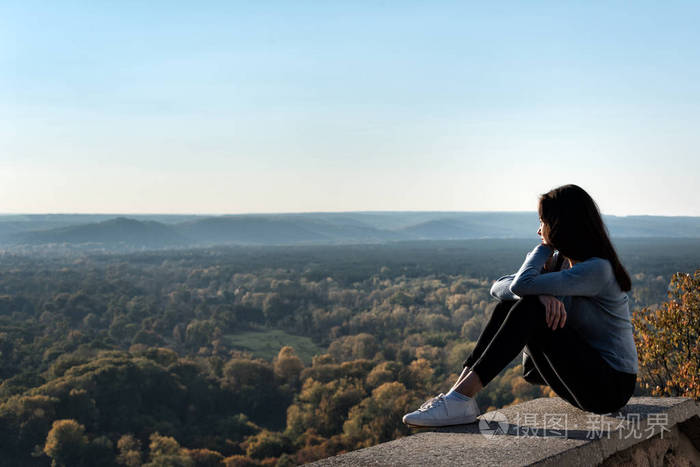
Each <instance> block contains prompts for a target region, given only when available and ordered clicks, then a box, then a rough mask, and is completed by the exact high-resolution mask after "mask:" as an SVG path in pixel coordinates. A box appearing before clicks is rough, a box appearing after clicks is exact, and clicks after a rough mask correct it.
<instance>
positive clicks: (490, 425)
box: [479, 411, 509, 439]
mask: <svg viewBox="0 0 700 467" xmlns="http://www.w3.org/2000/svg"><path fill="white" fill-rule="evenodd" d="M508 425H509V423H508V420H507V419H506V416H505V415H503V413H501V412H498V411H493V412H487V413H485V414H484V415H482V416H481V417H480V418H479V433H481V434H482V435H484V436H485V437H486V438H488V439H492V438H494V437H496V436H498V435H505V434H507V433H508Z"/></svg>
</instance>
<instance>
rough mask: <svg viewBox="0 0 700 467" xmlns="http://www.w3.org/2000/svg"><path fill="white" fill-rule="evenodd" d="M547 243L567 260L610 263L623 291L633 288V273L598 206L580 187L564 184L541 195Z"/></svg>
mask: <svg viewBox="0 0 700 467" xmlns="http://www.w3.org/2000/svg"><path fill="white" fill-rule="evenodd" d="M537 212H538V213H539V215H540V219H541V220H542V222H543V223H544V224H545V228H544V229H543V234H545V233H546V237H545V238H546V240H547V242H548V243H550V244H551V245H552V246H553V247H554V248H556V249H557V250H559V252H560V253H561V254H562V255H564V256H566V257H567V258H570V259H573V260H576V261H584V260H587V259H588V258H591V257H593V256H596V257H598V258H604V259H607V260H608V261H610V264H611V265H612V267H613V272H614V274H615V279H616V280H617V283H618V285H619V286H620V289H622V290H623V291H625V292H627V291H629V290H630V289H631V288H632V281H631V280H630V276H629V274H627V271H626V270H625V268H624V267H623V266H622V263H620V259H619V258H618V257H617V252H616V251H615V248H614V247H613V245H612V242H611V241H610V237H609V236H608V230H607V229H606V228H605V224H604V223H603V218H602V217H601V215H600V211H599V210H598V205H597V204H596V203H595V201H593V198H591V197H590V195H589V194H588V193H586V191H585V190H584V189H583V188H581V187H580V186H577V185H563V186H560V187H559V188H555V189H553V190H552V191H550V192H548V193H545V194H543V195H540V202H539V206H538V208H537Z"/></svg>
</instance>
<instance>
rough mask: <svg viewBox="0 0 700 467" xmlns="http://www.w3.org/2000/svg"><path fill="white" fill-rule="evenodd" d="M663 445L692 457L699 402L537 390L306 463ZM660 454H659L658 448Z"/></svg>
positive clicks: (503, 460)
mask: <svg viewBox="0 0 700 467" xmlns="http://www.w3.org/2000/svg"><path fill="white" fill-rule="evenodd" d="M557 420H559V422H560V423H558V424H557V423H556V421H557ZM664 439H665V440H666V441H663V440H664ZM655 440H657V441H655ZM658 440H661V444H659V442H658ZM663 446H666V449H667V450H668V449H682V450H683V453H681V454H682V455H681V457H680V458H679V457H678V456H676V458H675V459H676V460H678V459H682V460H681V461H680V463H681V464H686V465H695V464H696V462H698V459H700V402H698V401H695V400H694V399H691V398H685V397H633V398H631V399H630V400H629V402H628V403H627V405H626V406H625V407H624V408H623V409H622V410H620V411H618V412H614V413H611V414H605V415H596V414H593V413H591V412H585V411H583V410H579V409H577V408H575V407H573V406H572V405H570V404H569V403H568V402H566V401H564V400H563V399H561V398H559V397H554V398H539V399H534V400H531V401H527V402H523V403H522V404H517V405H514V406H510V407H504V408H502V409H498V410H494V411H491V412H487V413H485V414H482V415H480V416H479V421H478V423H472V424H469V425H460V426H454V427H447V428H437V429H430V430H422V431H421V432H419V433H417V434H414V435H411V436H407V437H404V438H400V439H397V440H394V441H390V442H388V443H383V444H379V445H377V446H372V447H369V448H365V449H360V450H357V451H352V452H349V453H346V454H341V455H338V456H334V457H329V458H327V459H321V460H319V461H317V462H315V463H313V464H311V465H314V466H318V467H321V466H344V465H353V466H354V465H415V466H418V465H420V466H443V465H444V466H451V465H542V466H550V465H551V466H555V465H567V466H569V465H572V466H577V465H580V466H588V465H598V464H601V463H603V462H606V461H607V460H614V459H617V460H618V461H619V462H624V461H627V459H639V458H640V456H644V455H645V454H644V453H645V452H652V451H653V453H652V454H650V455H649V456H647V459H651V457H654V456H656V457H658V455H657V454H658V451H660V450H662V447H663ZM645 449H646V451H645ZM640 453H641V454H640ZM661 455H662V456H661V458H662V459H663V458H664V456H663V455H664V452H661ZM613 456H616V457H613ZM656 457H654V458H656ZM683 459H685V460H683ZM608 463H609V462H608ZM648 465H657V464H656V463H655V462H650V463H649V464H648ZM697 465H700V464H697Z"/></svg>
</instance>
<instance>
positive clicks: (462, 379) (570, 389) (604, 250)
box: [403, 185, 638, 427]
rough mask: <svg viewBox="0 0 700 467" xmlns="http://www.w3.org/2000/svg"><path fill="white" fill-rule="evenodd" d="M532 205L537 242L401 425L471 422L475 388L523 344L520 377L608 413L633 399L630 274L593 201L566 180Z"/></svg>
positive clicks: (501, 282)
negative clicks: (449, 374)
mask: <svg viewBox="0 0 700 467" xmlns="http://www.w3.org/2000/svg"><path fill="white" fill-rule="evenodd" d="M538 213H539V216H540V228H539V229H538V230H537V234H538V235H539V236H540V237H541V239H542V243H541V244H539V245H537V246H536V247H535V248H534V249H533V250H532V251H531V252H530V253H528V255H527V257H526V258H525V262H524V263H523V265H522V266H521V267H520V269H519V270H518V272H517V273H516V274H512V275H508V276H504V277H501V278H500V279H498V280H497V281H496V282H495V283H494V284H493V287H492V288H491V294H492V295H493V296H494V297H496V298H497V299H499V303H498V305H497V306H496V308H495V309H494V310H493V313H492V314H491V317H490V319H489V321H488V323H487V324H486V327H485V328H484V329H483V331H482V332H481V335H480V336H479V339H478V341H477V343H476V346H475V347H474V350H473V352H472V353H471V355H469V358H467V360H466V361H465V362H464V369H463V371H462V374H461V375H460V376H459V378H458V379H457V382H456V383H455V384H454V386H452V389H450V391H449V392H448V393H447V394H446V395H445V394H440V395H439V396H437V397H433V398H432V399H430V400H428V401H426V402H425V403H424V404H423V405H422V406H421V407H420V408H419V409H418V410H416V411H414V412H411V413H409V414H406V415H405V416H404V417H403V421H404V423H406V424H408V425H411V426H423V427H435V426H446V425H459V424H463V423H472V422H474V421H476V417H477V416H478V415H479V414H480V412H479V407H478V406H477V404H476V401H475V400H474V397H475V395H476V393H477V392H479V391H480V390H481V389H482V387H484V386H486V385H487V384H488V383H489V382H490V381H491V380H492V379H493V378H495V377H496V375H498V373H500V372H501V370H503V369H504V368H505V367H506V366H507V365H508V364H509V363H510V362H511V361H512V360H513V359H514V358H515V357H517V356H518V354H519V353H520V352H522V351H523V350H524V352H525V353H524V355H523V372H524V375H523V376H524V378H525V380H526V381H528V382H530V383H533V384H544V385H549V386H550V387H551V388H552V390H553V391H554V392H555V393H556V394H557V395H559V396H560V397H561V398H562V399H564V400H566V401H568V402H569V403H571V404H572V405H574V406H575V407H578V408H579V409H582V410H585V411H589V412H594V413H597V414H604V413H610V412H614V411H617V410H619V409H621V408H622V407H624V406H625V404H626V403H627V401H628V400H629V399H630V397H632V394H633V392H634V388H635V384H636V380H637V371H638V367H637V349H636V347H635V344H634V336H633V332H632V331H633V328H632V324H631V322H630V312H629V305H628V298H627V294H626V293H625V292H627V291H629V290H630V288H631V281H630V277H629V275H628V274H627V272H626V271H625V268H624V267H623V266H622V264H621V263H620V260H619V259H618V256H617V253H616V252H615V249H614V248H613V246H612V243H611V242H610V239H609V237H608V234H607V231H606V228H605V225H604V224H603V220H602V218H601V215H600V212H599V211H598V207H597V205H596V204H595V202H594V201H593V199H592V198H591V197H590V196H589V195H588V193H586V192H585V191H584V190H583V189H582V188H580V187H578V186H576V185H565V186H561V187H559V188H556V189H554V190H552V191H550V192H549V193H546V194H544V195H542V196H540V200H539V206H538ZM555 250H556V251H555Z"/></svg>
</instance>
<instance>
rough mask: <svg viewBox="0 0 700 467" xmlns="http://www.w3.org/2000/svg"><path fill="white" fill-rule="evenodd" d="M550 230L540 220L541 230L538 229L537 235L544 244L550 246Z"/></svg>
mask: <svg viewBox="0 0 700 467" xmlns="http://www.w3.org/2000/svg"><path fill="white" fill-rule="evenodd" d="M548 233H549V228H548V227H547V224H545V223H544V222H543V221H542V219H540V228H539V229H537V235H538V236H539V237H540V238H541V239H542V243H544V244H548V243H549V237H548V235H547V234H548Z"/></svg>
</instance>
